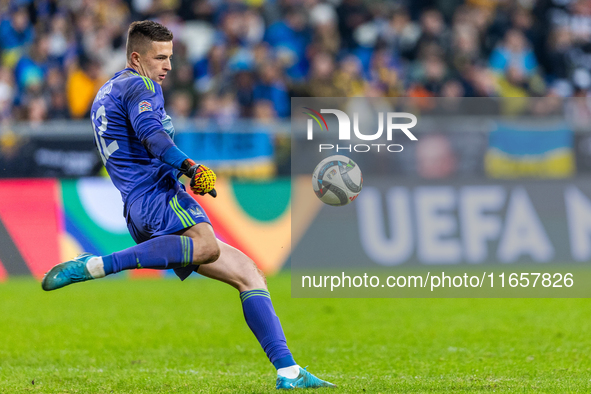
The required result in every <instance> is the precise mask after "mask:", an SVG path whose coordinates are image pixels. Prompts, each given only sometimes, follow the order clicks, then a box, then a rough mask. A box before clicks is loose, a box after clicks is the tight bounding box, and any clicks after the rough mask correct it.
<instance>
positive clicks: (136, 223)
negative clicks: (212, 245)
mask: <svg viewBox="0 0 591 394" xmlns="http://www.w3.org/2000/svg"><path fill="white" fill-rule="evenodd" d="M175 186H176V185H175ZM125 219H126V220H127V228H128V229H129V233H130V234H131V237H132V238H133V240H134V241H135V242H136V243H138V244H140V243H142V242H145V241H147V240H149V239H152V238H155V237H158V236H161V235H171V234H176V233H178V232H179V231H182V230H183V229H186V228H189V227H192V226H194V225H196V224H199V223H209V224H210V225H211V222H210V221H209V218H208V217H207V214H206V213H205V211H204V210H203V208H201V205H199V204H198V203H197V201H195V199H194V198H193V197H191V196H190V195H189V193H187V192H186V191H185V190H184V188H181V187H174V188H170V189H158V190H155V191H153V192H151V193H146V194H144V195H143V196H141V197H139V198H138V199H137V200H135V201H134V202H132V203H131V205H130V206H129V207H128V209H127V215H126V217H125ZM198 267H199V266H198V265H190V266H188V267H184V268H177V269H175V270H174V271H175V273H176V274H177V275H178V276H179V277H180V278H181V280H184V279H185V278H186V277H188V276H189V275H191V273H192V272H196V271H197V268H198Z"/></svg>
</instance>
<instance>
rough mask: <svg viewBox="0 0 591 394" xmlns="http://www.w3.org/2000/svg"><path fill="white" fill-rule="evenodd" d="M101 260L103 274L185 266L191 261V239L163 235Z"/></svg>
mask: <svg viewBox="0 0 591 394" xmlns="http://www.w3.org/2000/svg"><path fill="white" fill-rule="evenodd" d="M102 260H103V269H104V271H105V275H109V274H113V273H116V272H120V271H123V270H128V269H134V268H156V269H169V268H179V267H186V266H187V265H189V264H191V263H192V262H193V240H192V239H191V238H189V237H185V236H182V235H163V236H161V237H157V238H154V239H151V240H149V241H146V242H143V243H141V244H139V245H136V246H132V247H131V248H128V249H125V250H122V251H121V252H116V253H113V254H111V255H108V256H103V257H102Z"/></svg>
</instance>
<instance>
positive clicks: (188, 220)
mask: <svg viewBox="0 0 591 394" xmlns="http://www.w3.org/2000/svg"><path fill="white" fill-rule="evenodd" d="M172 200H173V201H174V202H173V203H174V204H175V205H176V207H177V212H180V213H181V215H183V216H184V218H185V219H187V223H189V224H190V225H192V226H194V225H195V224H197V223H195V221H194V220H193V218H192V217H191V215H189V213H188V212H187V211H185V209H184V208H183V207H181V204H179V200H178V198H177V196H174V198H173V199H172ZM187 227H188V226H187Z"/></svg>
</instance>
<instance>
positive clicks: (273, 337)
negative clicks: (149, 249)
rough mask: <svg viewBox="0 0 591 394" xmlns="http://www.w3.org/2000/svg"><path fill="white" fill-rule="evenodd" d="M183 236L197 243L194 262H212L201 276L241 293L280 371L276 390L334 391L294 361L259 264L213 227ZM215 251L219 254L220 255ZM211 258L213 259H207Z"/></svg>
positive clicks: (256, 331)
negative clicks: (200, 251)
mask: <svg viewBox="0 0 591 394" xmlns="http://www.w3.org/2000/svg"><path fill="white" fill-rule="evenodd" d="M204 226H207V227H209V229H208V228H207V227H204ZM182 235H184V236H187V237H190V238H191V239H193V242H194V244H195V248H194V250H195V256H194V261H204V260H206V261H208V262H207V263H205V264H203V263H202V264H201V265H200V266H199V269H198V272H199V273H200V274H201V275H203V276H206V277H208V278H211V279H216V280H219V281H221V282H224V283H227V284H229V285H230V286H232V287H234V288H235V289H237V290H238V291H239V292H240V299H241V301H242V309H243V311H244V317H245V319H246V323H247V324H248V326H249V327H250V329H251V330H252V332H253V333H254V335H255V336H256V338H257V339H258V341H259V343H260V344H261V347H262V348H263V350H264V351H265V352H266V353H267V356H268V357H269V360H270V361H271V362H272V363H273V365H274V366H275V368H277V382H276V388H278V389H294V388H314V387H334V385H333V384H331V383H328V382H325V381H323V380H321V379H318V378H317V377H315V376H314V375H312V374H310V373H309V372H308V371H306V370H305V369H303V368H300V366H299V365H297V364H296V362H295V361H294V360H293V357H292V355H291V352H290V351H289V349H288V347H287V342H286V340H285V335H284V334H283V329H282V328H281V323H280V322H279V318H278V317H277V315H276V314H275V310H274V309H273V304H272V303H271V296H270V294H269V291H268V290H267V281H266V279H265V275H264V274H263V272H262V271H261V270H259V269H258V267H257V266H256V264H255V263H254V262H253V261H252V260H251V259H250V258H249V257H248V256H247V255H245V254H244V253H243V252H241V251H240V250H238V249H236V248H234V247H232V246H230V245H228V244H226V243H224V242H222V241H220V240H218V239H216V238H215V234H214V232H213V230H212V229H211V227H210V226H209V224H206V223H201V225H197V226H193V227H191V228H190V229H188V230H186V231H184V232H182ZM213 242H215V243H216V244H217V249H216V248H214V247H213V246H212V243H213ZM201 247H203V248H205V249H206V250H207V252H206V253H205V257H204V256H202V255H199V254H198V253H199V252H198V250H199V249H200V248H201ZM212 250H217V254H216V253H213V252H212ZM207 256H209V257H210V258H209V259H207V258H206V257H207ZM213 257H215V260H214V259H213ZM194 264H195V263H194Z"/></svg>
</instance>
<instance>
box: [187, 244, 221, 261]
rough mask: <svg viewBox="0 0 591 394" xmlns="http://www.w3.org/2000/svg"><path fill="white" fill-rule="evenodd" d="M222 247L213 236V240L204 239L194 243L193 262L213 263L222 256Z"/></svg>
mask: <svg viewBox="0 0 591 394" xmlns="http://www.w3.org/2000/svg"><path fill="white" fill-rule="evenodd" d="M220 253H221V252H220V247H219V245H218V243H217V241H216V240H215V238H213V240H207V241H206V240H203V239H201V240H200V241H199V242H195V243H194V248H193V264H211V263H213V262H215V261H217V259H219V258H220Z"/></svg>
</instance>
